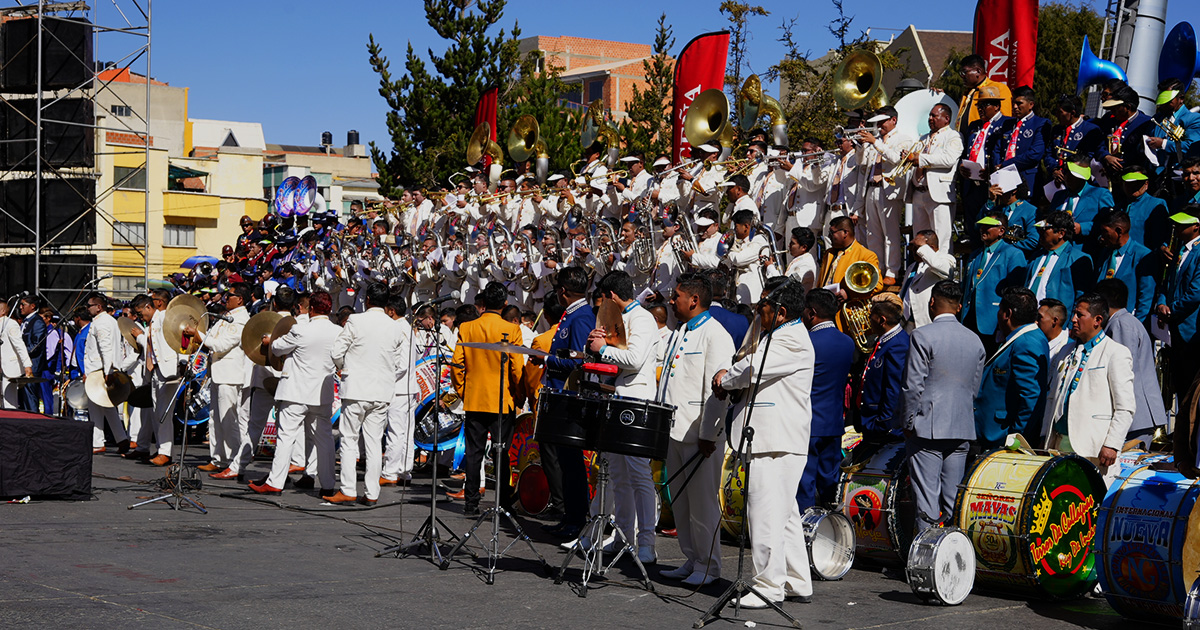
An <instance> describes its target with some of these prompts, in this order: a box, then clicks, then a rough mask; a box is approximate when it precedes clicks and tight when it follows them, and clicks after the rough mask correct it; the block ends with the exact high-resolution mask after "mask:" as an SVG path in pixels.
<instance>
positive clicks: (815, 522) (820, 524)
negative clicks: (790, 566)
mask: <svg viewBox="0 0 1200 630" xmlns="http://www.w3.org/2000/svg"><path fill="white" fill-rule="evenodd" d="M800 525H801V527H803V528H804V542H805V544H806V545H808V561H809V563H810V564H811V565H812V571H813V575H816V576H817V577H818V578H820V579H822V580H828V581H832V580H840V579H842V578H843V577H845V575H846V574H847V573H849V572H850V567H852V566H854V526H853V525H851V524H850V520H849V519H847V518H846V515H844V514H842V513H841V512H830V511H829V510H825V509H822V508H819V507H810V508H808V509H807V510H805V511H804V514H803V515H802V516H801V517H800Z"/></svg>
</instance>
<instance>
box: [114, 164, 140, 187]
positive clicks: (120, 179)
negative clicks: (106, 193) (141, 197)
mask: <svg viewBox="0 0 1200 630" xmlns="http://www.w3.org/2000/svg"><path fill="white" fill-rule="evenodd" d="M113 180H114V181H115V182H116V186H115V187H116V188H124V189H126V190H146V169H144V168H142V167H140V166H137V167H129V166H114V167H113Z"/></svg>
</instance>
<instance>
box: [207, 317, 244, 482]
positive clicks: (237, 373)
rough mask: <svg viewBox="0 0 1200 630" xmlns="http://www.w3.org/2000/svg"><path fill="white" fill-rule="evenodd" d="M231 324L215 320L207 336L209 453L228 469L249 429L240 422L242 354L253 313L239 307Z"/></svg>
mask: <svg viewBox="0 0 1200 630" xmlns="http://www.w3.org/2000/svg"><path fill="white" fill-rule="evenodd" d="M228 315H229V317H230V318H232V319H233V321H231V322H227V321H224V320H220V319H218V320H216V321H215V322H214V323H213V326H212V328H210V329H209V331H208V333H207V334H205V335H204V343H205V347H206V348H208V349H209V351H210V352H211V357H212V363H211V364H210V365H209V368H208V373H209V377H210V381H211V387H212V414H211V415H210V416H209V420H208V449H209V457H210V458H211V460H212V463H214V464H218V465H221V466H223V467H226V466H228V464H229V463H230V462H232V461H233V457H234V454H235V453H236V452H237V450H238V445H239V444H241V441H242V440H241V435H242V434H243V433H247V432H249V430H250V427H249V425H246V426H245V427H243V426H241V423H239V422H238V409H239V407H240V406H241V403H242V385H243V384H244V383H245V382H246V353H245V352H242V329H243V328H244V327H245V326H246V321H247V320H249V319H250V313H249V312H247V311H246V308H245V307H244V306H239V307H237V308H235V309H233V310H231V311H229V313H228Z"/></svg>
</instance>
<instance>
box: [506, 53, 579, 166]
mask: <svg viewBox="0 0 1200 630" xmlns="http://www.w3.org/2000/svg"><path fill="white" fill-rule="evenodd" d="M540 59H542V57H541V55H540V54H539V53H538V52H537V51H533V52H530V53H529V54H528V55H526V56H525V59H524V60H523V61H522V63H521V72H520V78H519V79H517V81H515V82H513V83H512V87H511V88H510V89H509V90H508V92H507V93H506V94H505V95H502V98H501V101H502V102H511V103H512V105H511V106H510V107H507V108H503V109H501V110H500V111H499V112H498V113H497V114H496V118H497V125H498V126H499V127H500V131H499V133H498V135H499V142H500V144H501V145H502V146H504V145H505V144H506V143H505V140H506V138H507V137H508V132H509V130H510V129H512V125H513V123H515V122H516V120H517V118H520V117H521V116H523V115H526V114H528V115H530V116H533V117H534V118H535V119H537V121H538V127H539V129H540V134H541V138H542V140H543V141H544V142H545V143H546V153H547V155H549V156H550V172H552V173H553V172H556V171H564V172H565V171H567V168H568V167H569V165H570V164H571V162H573V161H575V160H578V159H579V158H580V157H582V153H583V149H582V147H580V146H579V130H580V128H581V126H582V124H583V123H582V115H581V114H582V112H581V111H578V110H571V109H567V108H566V107H564V106H563V105H562V97H563V94H565V93H566V92H567V91H568V89H569V88H568V86H567V84H565V83H563V81H562V79H561V78H560V76H561V75H562V68H560V67H558V66H557V65H554V64H552V63H549V62H546V63H543V64H541V69H539V68H538V65H539V64H538V61H539V60H540ZM505 167H506V168H510V167H513V164H512V163H511V161H510V162H509V163H506V164H505ZM530 168H532V165H530Z"/></svg>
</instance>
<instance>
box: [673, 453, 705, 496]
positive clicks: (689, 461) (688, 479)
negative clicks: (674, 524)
mask: <svg viewBox="0 0 1200 630" xmlns="http://www.w3.org/2000/svg"><path fill="white" fill-rule="evenodd" d="M699 454H700V451H696V455H693V456H692V459H689V460H688V463H691V461H692V460H693V459H696V456H697V455H699ZM702 463H704V460H700V461H697V462H696V465H695V466H693V467H692V472H690V473H688V476H687V477H685V478H684V480H683V484H682V485H680V486H679V492H677V493H675V494H674V496H672V497H671V505H675V499H678V498H679V497H680V496H682V495H683V490H684V488H687V486H688V483H689V482H691V480H692V477H695V476H696V473H697V472H698V471H699V470H700V464H702ZM686 467H687V464H684V468H686Z"/></svg>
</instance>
